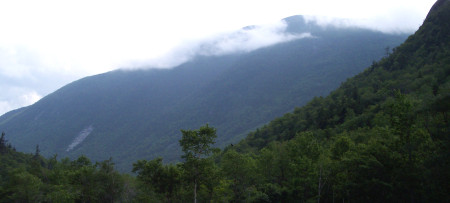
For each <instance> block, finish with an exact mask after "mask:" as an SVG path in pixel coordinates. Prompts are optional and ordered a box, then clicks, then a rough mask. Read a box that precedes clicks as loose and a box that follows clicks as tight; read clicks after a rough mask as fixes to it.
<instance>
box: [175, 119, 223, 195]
mask: <svg viewBox="0 0 450 203" xmlns="http://www.w3.org/2000/svg"><path fill="white" fill-rule="evenodd" d="M181 133H182V134H183V136H182V138H181V140H180V146H181V148H182V151H183V152H184V154H183V155H182V156H181V158H183V159H184V160H185V162H184V163H183V167H184V169H185V171H186V173H187V175H188V177H191V180H192V182H193V183H194V202H195V203H196V202H197V187H198V185H199V181H200V179H201V177H202V176H203V169H204V168H206V166H207V165H208V164H210V163H211V162H208V161H207V160H206V159H205V158H206V157H207V156H208V155H210V154H211V153H212V152H213V151H214V150H215V149H214V148H213V147H212V146H211V145H212V144H214V143H215V142H214V138H216V137H217V135H216V129H214V128H211V127H209V126H208V124H206V125H205V126H202V127H200V129H198V130H181Z"/></svg>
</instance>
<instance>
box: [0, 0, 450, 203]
mask: <svg viewBox="0 0 450 203" xmlns="http://www.w3.org/2000/svg"><path fill="white" fill-rule="evenodd" d="M449 11H450V1H448V0H439V1H437V2H436V4H435V5H434V6H433V8H432V9H431V11H430V13H429V14H428V16H427V18H426V20H425V21H424V24H423V25H422V26H421V27H420V29H419V30H418V31H417V32H416V33H415V34H414V35H412V36H410V37H409V38H408V40H407V41H406V42H405V43H404V44H402V45H401V46H399V47H397V48H396V49H395V50H394V51H393V52H392V53H391V54H390V55H389V56H387V57H385V58H383V59H382V60H380V61H378V62H375V63H373V64H372V65H371V66H370V67H369V68H367V69H366V70H365V71H364V72H362V73H360V74H358V75H357V76H355V77H353V78H350V79H348V80H347V81H346V82H344V83H343V84H342V85H341V87H339V88H338V89H337V90H335V91H333V92H332V93H331V94H330V95H329V96H327V97H317V98H315V99H313V100H312V101H310V102H309V103H308V104H307V105H306V106H304V107H301V108H298V109H296V110H295V111H294V112H292V113H289V114H286V115H285V116H283V117H281V118H278V119H276V120H274V121H272V122H270V123H269V124H268V125H266V126H264V127H262V128H260V129H258V130H256V131H255V132H252V133H250V134H249V136H248V137H247V138H246V139H245V140H243V141H242V142H240V143H239V144H238V145H235V146H233V145H230V146H228V147H226V148H225V149H224V150H223V151H221V152H220V150H219V149H215V148H213V143H214V139H215V138H216V137H217V134H216V133H217V132H216V129H214V128H212V127H209V126H208V125H205V126H202V127H200V128H199V129H198V130H182V131H181V134H182V136H181V140H180V141H179V147H180V148H181V151H182V152H183V155H182V156H181V157H182V159H183V162H181V163H178V164H166V165H165V164H163V159H162V158H156V159H153V160H139V161H137V162H135V163H134V164H133V172H134V173H135V174H136V175H137V176H136V177H130V176H127V175H120V174H118V173H117V172H116V171H115V170H114V169H113V163H112V161H111V160H107V161H103V162H98V163H96V164H92V163H91V162H90V161H89V159H87V158H86V157H83V156H81V157H79V158H78V159H76V160H74V161H70V160H69V159H63V160H61V161H58V160H56V157H52V158H50V159H44V158H42V157H41V156H40V155H39V148H38V147H36V152H35V154H34V155H33V154H23V153H19V152H15V150H14V148H13V147H12V146H11V145H10V144H8V143H7V142H6V141H5V140H4V137H5V136H3V135H2V137H1V139H0V161H1V162H0V164H2V165H1V168H0V202H11V201H18V202H120V201H127V202H189V201H191V202H192V201H194V200H197V201H198V202H334V201H339V202H341V201H342V202H448V201H450V193H449V191H448V190H449V188H450V185H449V183H450V161H449V160H450V156H449V155H450V149H449V144H450V143H449V141H450V138H449V135H450V129H449V127H450V126H449V123H448V119H449V118H448V116H449V107H450V105H449V104H450V80H449V75H450V12H449Z"/></svg>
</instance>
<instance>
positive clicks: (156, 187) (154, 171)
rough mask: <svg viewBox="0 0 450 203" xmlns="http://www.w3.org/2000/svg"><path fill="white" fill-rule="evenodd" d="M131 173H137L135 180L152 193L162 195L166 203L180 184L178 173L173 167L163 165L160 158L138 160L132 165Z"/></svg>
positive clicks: (175, 167)
mask: <svg viewBox="0 0 450 203" xmlns="http://www.w3.org/2000/svg"><path fill="white" fill-rule="evenodd" d="M133 172H134V173H137V174H138V175H137V180H139V181H140V182H141V183H143V184H144V185H145V186H147V187H149V188H150V189H151V190H153V191H154V192H156V193H158V194H160V195H164V196H165V198H166V201H167V202H171V201H172V199H173V198H172V197H173V196H174V193H175V192H176V190H177V187H178V186H179V184H180V173H181V172H180V171H179V169H178V167H177V166H175V165H163V163H162V158H156V159H153V160H151V161H147V160H138V162H136V163H134V164H133Z"/></svg>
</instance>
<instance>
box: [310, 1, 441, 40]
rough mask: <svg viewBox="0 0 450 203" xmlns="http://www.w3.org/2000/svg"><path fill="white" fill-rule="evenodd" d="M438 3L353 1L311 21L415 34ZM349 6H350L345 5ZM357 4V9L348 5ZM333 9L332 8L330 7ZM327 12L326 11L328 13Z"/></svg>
mask: <svg viewBox="0 0 450 203" xmlns="http://www.w3.org/2000/svg"><path fill="white" fill-rule="evenodd" d="M435 1H436V0H410V1H406V0H399V1H380V2H378V1H354V2H353V1H352V0H344V2H340V1H339V2H338V1H336V2H335V3H331V4H332V7H333V6H334V7H342V6H343V5H344V7H343V9H341V10H337V11H330V12H328V13H327V12H322V13H315V14H311V13H308V12H306V13H305V14H309V15H306V19H307V20H308V21H314V22H317V23H318V24H319V25H322V26H336V27H361V28H368V29H372V30H376V31H381V32H384V33H413V32H414V31H416V30H417V29H418V28H419V26H420V25H422V23H423V20H425V17H426V14H427V13H428V10H429V9H430V8H431V6H432V5H433V3H434V2H435ZM345 5H347V6H345ZM348 5H353V6H348ZM329 6H331V5H329ZM324 11H326V10H324Z"/></svg>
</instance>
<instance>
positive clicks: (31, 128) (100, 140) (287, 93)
mask: <svg viewBox="0 0 450 203" xmlns="http://www.w3.org/2000/svg"><path fill="white" fill-rule="evenodd" d="M286 21H287V22H288V28H287V32H289V33H297V34H300V33H303V32H306V31H307V32H310V33H311V35H312V36H313V37H310V38H302V39H297V40H293V41H289V42H285V43H281V44H277V45H273V46H270V47H266V48H261V49H258V50H255V51H252V52H249V53H236V54H229V55H222V56H199V57H197V58H195V59H193V60H192V61H190V62H187V63H184V64H182V65H180V66H177V67H175V68H173V69H168V70H156V69H151V70H140V71H113V72H109V73H105V74H100V75H96V76H91V77H87V78H83V79H81V80H79V81H75V82H73V83H71V84H69V85H67V86H65V87H63V88H61V89H60V90H58V91H56V92H54V93H52V94H50V95H48V96H46V97H45V98H43V99H42V100H40V101H39V102H37V103H36V104H34V105H32V106H30V107H26V108H23V109H20V110H17V111H14V112H10V113H8V114H5V115H4V116H2V117H1V118H0V129H2V130H4V131H5V132H6V133H7V135H8V136H10V137H9V138H8V139H9V140H10V141H11V143H13V145H14V146H15V147H16V148H17V149H18V150H21V151H27V152H30V151H32V150H33V149H34V146H35V145H36V144H39V146H40V148H41V151H42V154H43V155H47V156H48V155H51V154H54V153H58V155H60V156H70V157H76V156H78V155H80V154H85V155H87V156H88V157H90V158H92V159H94V160H103V159H107V158H109V157H110V156H112V157H114V159H115V160H116V162H117V165H118V166H119V168H122V169H123V168H127V167H130V165H131V164H130V163H131V162H133V161H134V160H137V159H144V158H145V159H148V158H153V157H156V156H163V157H164V158H165V160H168V161H174V160H176V159H178V157H179V153H180V151H179V148H178V140H179V138H180V136H181V135H180V133H179V130H180V129H192V128H197V127H198V126H200V125H203V124H205V123H209V124H211V125H213V126H215V127H217V129H218V136H219V137H218V140H217V141H218V144H219V146H224V145H226V144H227V143H230V142H236V141H238V140H240V139H241V138H242V137H243V136H244V135H245V134H246V133H247V132H249V131H251V130H253V129H256V128H257V127H258V126H261V125H262V124H264V123H267V122H268V121H270V120H272V119H273V118H275V117H277V116H280V115H283V114H284V113H286V112H289V111H291V110H292V109H293V108H294V107H295V106H299V105H303V104H304V103H305V102H306V101H308V100H310V99H311V98H313V97H314V96H321V95H326V94H328V93H329V92H330V91H331V90H333V89H334V88H336V87H337V86H338V85H339V84H340V83H341V81H343V80H344V79H345V78H348V77H350V76H352V75H354V74H356V73H358V72H360V71H361V68H362V67H366V66H368V65H370V63H371V62H372V61H374V60H377V59H379V58H381V57H382V56H383V55H385V47H388V46H389V47H394V46H396V45H397V44H399V43H401V42H402V41H403V40H404V39H405V36H403V35H388V34H383V33H379V32H374V31H369V30H364V29H358V28H346V29H341V28H335V27H327V28H321V27H318V26H317V25H314V24H313V23H305V22H304V20H303V18H302V17H301V16H296V17H291V18H288V19H286Z"/></svg>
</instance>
